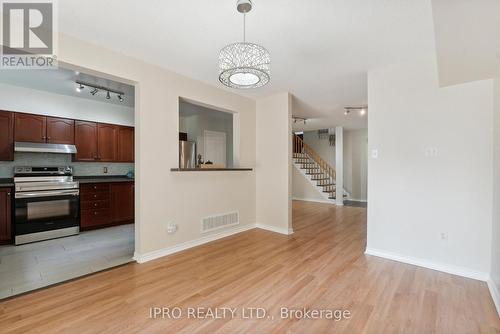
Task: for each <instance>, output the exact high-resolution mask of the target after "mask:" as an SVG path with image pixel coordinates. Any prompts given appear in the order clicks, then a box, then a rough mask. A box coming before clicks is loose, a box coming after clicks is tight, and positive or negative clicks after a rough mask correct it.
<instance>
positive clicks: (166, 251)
mask: <svg viewBox="0 0 500 334" xmlns="http://www.w3.org/2000/svg"><path fill="white" fill-rule="evenodd" d="M254 228H255V224H248V225H244V226H237V227H233V228H231V229H227V230H225V231H222V232H219V233H214V234H210V235H206V236H204V237H201V238H198V239H195V240H190V241H186V242H183V243H180V244H178V245H175V246H171V247H166V248H162V249H159V250H156V251H152V252H148V253H145V254H139V253H137V252H136V253H134V260H135V261H137V262H138V263H144V262H148V261H152V260H156V259H158V258H160V257H163V256H167V255H171V254H174V253H177V252H181V251H183V250H186V249H189V248H193V247H196V246H200V245H203V244H206V243H208V242H211V241H215V240H218V239H222V238H225V237H229V236H231V235H234V234H238V233H241V232H245V231H248V230H251V229H254Z"/></svg>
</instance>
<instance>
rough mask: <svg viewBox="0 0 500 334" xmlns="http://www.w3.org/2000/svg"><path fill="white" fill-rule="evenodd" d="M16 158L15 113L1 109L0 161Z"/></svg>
mask: <svg viewBox="0 0 500 334" xmlns="http://www.w3.org/2000/svg"><path fill="white" fill-rule="evenodd" d="M12 160H14V114H13V113H11V112H8V111H0V161H12Z"/></svg>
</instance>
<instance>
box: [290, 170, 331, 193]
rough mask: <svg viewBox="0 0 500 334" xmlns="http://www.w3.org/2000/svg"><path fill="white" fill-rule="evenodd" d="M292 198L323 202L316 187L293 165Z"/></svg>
mask: <svg viewBox="0 0 500 334" xmlns="http://www.w3.org/2000/svg"><path fill="white" fill-rule="evenodd" d="M292 198H293V199H296V200H302V201H313V202H324V201H325V199H324V198H323V197H322V196H321V193H320V192H319V190H318V188H317V187H315V186H314V185H312V184H311V182H310V181H309V180H308V179H307V178H306V176H305V175H304V174H303V173H301V172H300V171H299V170H298V169H297V168H296V167H295V166H293V168H292Z"/></svg>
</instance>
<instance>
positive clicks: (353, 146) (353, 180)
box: [344, 129, 368, 201]
mask: <svg viewBox="0 0 500 334" xmlns="http://www.w3.org/2000/svg"><path fill="white" fill-rule="evenodd" d="M367 185H368V130H367V129H361V130H344V188H345V189H346V190H347V192H349V193H350V194H351V198H352V199H354V200H360V201H366V200H367V192H368V188H367Z"/></svg>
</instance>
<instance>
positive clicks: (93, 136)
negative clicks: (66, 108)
mask: <svg viewBox="0 0 500 334" xmlns="http://www.w3.org/2000/svg"><path fill="white" fill-rule="evenodd" d="M75 145H76V155H75V160H77V161H95V160H97V123H93V122H84V121H76V122H75Z"/></svg>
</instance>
